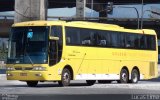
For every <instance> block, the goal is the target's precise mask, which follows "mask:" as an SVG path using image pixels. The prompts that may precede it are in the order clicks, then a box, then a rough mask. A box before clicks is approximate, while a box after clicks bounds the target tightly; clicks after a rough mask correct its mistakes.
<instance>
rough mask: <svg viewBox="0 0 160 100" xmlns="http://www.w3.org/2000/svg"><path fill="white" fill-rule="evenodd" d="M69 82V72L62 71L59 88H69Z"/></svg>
mask: <svg viewBox="0 0 160 100" xmlns="http://www.w3.org/2000/svg"><path fill="white" fill-rule="evenodd" d="M70 80H71V72H70V71H69V69H67V68H65V69H63V71H62V76H61V81H58V83H59V85H60V86H69V84H70Z"/></svg>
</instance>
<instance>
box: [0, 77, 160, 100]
mask: <svg viewBox="0 0 160 100" xmlns="http://www.w3.org/2000/svg"><path fill="white" fill-rule="evenodd" d="M139 94H141V95H142V97H145V99H141V100H160V78H158V79H154V80H148V81H140V82H139V83H138V84H118V83H116V82H112V83H110V84H98V83H96V84H95V85H93V86H87V84H86V83H85V81H72V82H71V85H70V86H69V87H59V86H58V83H54V82H45V83H39V84H38V86H37V87H27V85H26V83H25V82H20V81H7V80H5V79H4V78H3V80H2V78H1V80H0V100H6V99H4V97H6V95H7V98H8V95H9V96H10V95H11V97H12V100H13V97H17V98H18V99H15V98H14V100H28V99H32V100H44V99H45V100H50V99H51V98H55V100H64V99H65V100H108V99H106V98H109V100H117V99H119V100H131V99H132V100H133V96H137V95H139ZM148 95H149V96H150V95H153V96H156V97H157V99H155V98H154V99H153V98H152V99H148V98H147V99H146V97H147V96H148ZM140 97H141V96H140ZM139 99H140V98H138V99H136V100H139ZM7 100H8V99H7Z"/></svg>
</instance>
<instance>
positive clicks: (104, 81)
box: [98, 80, 112, 84]
mask: <svg viewBox="0 0 160 100" xmlns="http://www.w3.org/2000/svg"><path fill="white" fill-rule="evenodd" d="M111 82H112V81H111V80H98V83H102V84H105V83H111Z"/></svg>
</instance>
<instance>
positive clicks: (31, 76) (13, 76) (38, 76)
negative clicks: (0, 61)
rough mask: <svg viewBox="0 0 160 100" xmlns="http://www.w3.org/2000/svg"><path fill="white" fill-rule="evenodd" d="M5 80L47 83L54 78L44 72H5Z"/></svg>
mask: <svg viewBox="0 0 160 100" xmlns="http://www.w3.org/2000/svg"><path fill="white" fill-rule="evenodd" d="M6 75H7V80H21V81H27V80H29V81H32V80H33V81H44V80H46V81H49V80H53V78H54V77H55V76H54V75H53V74H49V73H47V72H46V71H7V73H6Z"/></svg>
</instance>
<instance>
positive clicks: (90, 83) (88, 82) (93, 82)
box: [86, 80, 96, 86]
mask: <svg viewBox="0 0 160 100" xmlns="http://www.w3.org/2000/svg"><path fill="white" fill-rule="evenodd" d="M86 82H87V84H88V85H89V86H91V85H94V84H95V83H96V80H86Z"/></svg>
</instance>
